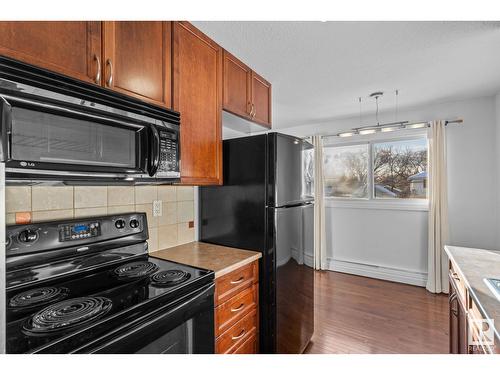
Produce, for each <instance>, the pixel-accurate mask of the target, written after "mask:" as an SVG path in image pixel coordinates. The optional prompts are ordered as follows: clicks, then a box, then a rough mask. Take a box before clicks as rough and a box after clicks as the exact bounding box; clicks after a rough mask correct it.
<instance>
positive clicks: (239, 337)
mask: <svg viewBox="0 0 500 375" xmlns="http://www.w3.org/2000/svg"><path fill="white" fill-rule="evenodd" d="M244 335H245V330H244V329H242V330H241V333H240V334H239V335H238V336H233V337H232V339H233V340H238V339H241V338H242V337H243V336H244Z"/></svg>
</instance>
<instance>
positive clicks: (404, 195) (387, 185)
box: [324, 137, 428, 200]
mask: <svg viewBox="0 0 500 375" xmlns="http://www.w3.org/2000/svg"><path fill="white" fill-rule="evenodd" d="M324 179H325V180H324V185H325V196H326V197H334V198H349V199H365V200H371V199H373V200H384V199H385V200H388V199H407V200H408V199H420V200H421V199H427V186H428V184H427V138H425V137H418V138H411V139H399V140H387V141H372V142H368V143H364V144H355V145H326V146H325V148H324Z"/></svg>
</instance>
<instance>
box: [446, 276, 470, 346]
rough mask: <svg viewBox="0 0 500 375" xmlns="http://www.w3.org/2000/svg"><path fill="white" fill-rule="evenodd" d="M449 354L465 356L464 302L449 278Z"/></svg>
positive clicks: (465, 320)
mask: <svg viewBox="0 0 500 375" xmlns="http://www.w3.org/2000/svg"><path fill="white" fill-rule="evenodd" d="M449 309H450V354H467V353H468V343H467V332H468V331H467V312H466V311H467V310H466V307H465V301H464V300H463V299H462V297H461V296H460V294H459V292H458V288H457V287H456V285H455V282H454V280H453V279H452V277H451V276H450V297H449Z"/></svg>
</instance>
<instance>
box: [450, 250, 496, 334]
mask: <svg viewBox="0 0 500 375" xmlns="http://www.w3.org/2000/svg"><path fill="white" fill-rule="evenodd" d="M445 251H446V253H447V254H448V256H449V257H450V259H451V260H452V261H453V263H455V264H456V266H457V267H458V268H459V270H460V271H461V272H462V274H463V276H464V278H465V280H464V281H465V284H466V286H467V288H468V289H469V291H470V294H471V296H472V298H474V301H475V302H476V304H477V305H479V306H478V307H479V308H480V309H481V310H482V311H481V312H482V314H483V316H484V318H487V319H493V320H494V323H495V324H494V328H495V334H496V335H497V337H498V338H499V339H500V301H499V300H498V299H497V298H496V297H495V296H494V295H493V293H492V292H491V290H490V289H489V288H488V286H487V285H486V283H485V281H484V279H485V278H493V279H500V251H493V250H482V249H473V248H468V247H457V246H445Z"/></svg>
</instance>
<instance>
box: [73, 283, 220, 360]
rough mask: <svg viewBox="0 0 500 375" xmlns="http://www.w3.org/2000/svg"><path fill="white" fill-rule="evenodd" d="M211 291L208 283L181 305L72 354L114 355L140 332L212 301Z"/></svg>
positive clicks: (212, 288) (130, 324)
mask: <svg viewBox="0 0 500 375" xmlns="http://www.w3.org/2000/svg"><path fill="white" fill-rule="evenodd" d="M213 291H214V284H213V283H210V284H209V285H207V286H205V287H203V288H201V289H199V290H198V291H196V292H193V293H196V294H194V295H193V296H191V297H190V298H189V299H187V300H185V301H183V302H182V303H180V304H178V305H176V306H169V307H168V308H167V309H166V311H164V310H165V309H161V310H163V311H164V312H163V313H160V314H158V311H155V312H152V313H150V314H148V315H146V316H143V317H141V318H139V319H138V320H135V321H133V322H131V323H129V324H126V325H125V326H122V327H120V328H117V329H115V330H113V331H111V332H110V333H108V334H107V335H105V336H103V337H101V338H100V339H98V340H96V341H94V342H92V343H89V344H88V345H86V346H85V347H81V348H79V349H77V350H75V351H73V353H108V352H109V353H116V350H114V349H116V347H117V346H120V343H127V342H133V341H134V337H136V338H137V337H140V333H141V331H144V330H147V329H148V328H154V326H155V325H157V324H158V323H159V322H161V321H174V319H172V318H175V317H176V316H178V317H185V316H186V314H187V312H188V311H189V310H188V309H189V308H190V306H191V305H192V304H193V303H196V302H197V301H202V300H205V299H206V298H210V300H211V301H213ZM210 310H211V311H213V304H212V306H210ZM173 328H175V327H173ZM96 345H97V347H96Z"/></svg>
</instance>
